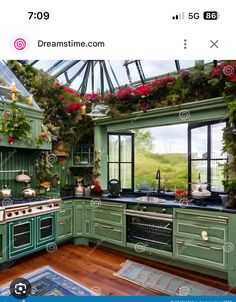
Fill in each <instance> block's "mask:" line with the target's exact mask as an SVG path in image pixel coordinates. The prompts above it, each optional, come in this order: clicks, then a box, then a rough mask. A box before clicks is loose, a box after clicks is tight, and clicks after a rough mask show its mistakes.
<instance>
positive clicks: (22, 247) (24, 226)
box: [7, 218, 35, 260]
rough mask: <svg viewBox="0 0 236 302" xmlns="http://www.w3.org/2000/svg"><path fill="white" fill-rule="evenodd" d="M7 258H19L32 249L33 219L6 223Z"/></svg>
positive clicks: (33, 238)
mask: <svg viewBox="0 0 236 302" xmlns="http://www.w3.org/2000/svg"><path fill="white" fill-rule="evenodd" d="M7 227H8V239H7V242H8V259H9V260H11V259H15V258H19V257H20V256H24V255H26V254H28V253H30V252H32V251H33V250H34V247H35V236H34V234H35V219H34V218H28V219H21V220H17V221H12V222H9V223H8V226H7Z"/></svg>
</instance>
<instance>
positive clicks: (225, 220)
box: [197, 216, 228, 224]
mask: <svg viewBox="0 0 236 302" xmlns="http://www.w3.org/2000/svg"><path fill="white" fill-rule="evenodd" d="M197 220H201V221H206V222H209V221H210V222H215V223H223V224H227V223H228V217H222V216H218V217H208V216H206V217H205V216H197Z"/></svg>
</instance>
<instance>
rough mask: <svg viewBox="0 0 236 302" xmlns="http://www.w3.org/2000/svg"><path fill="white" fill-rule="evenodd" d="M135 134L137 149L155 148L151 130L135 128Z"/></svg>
mask: <svg viewBox="0 0 236 302" xmlns="http://www.w3.org/2000/svg"><path fill="white" fill-rule="evenodd" d="M133 132H134V135H135V151H136V152H137V151H139V150H146V151H147V150H149V151H151V150H152V149H153V142H152V141H153V138H152V135H151V132H150V131H149V130H145V129H135V130H133Z"/></svg>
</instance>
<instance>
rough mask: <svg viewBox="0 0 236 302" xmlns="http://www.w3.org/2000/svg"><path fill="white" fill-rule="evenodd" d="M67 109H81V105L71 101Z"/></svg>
mask: <svg viewBox="0 0 236 302" xmlns="http://www.w3.org/2000/svg"><path fill="white" fill-rule="evenodd" d="M68 109H69V111H75V110H81V105H80V104H77V103H72V104H71V105H70V106H69V108H68Z"/></svg>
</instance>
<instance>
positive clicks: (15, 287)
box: [10, 278, 31, 299]
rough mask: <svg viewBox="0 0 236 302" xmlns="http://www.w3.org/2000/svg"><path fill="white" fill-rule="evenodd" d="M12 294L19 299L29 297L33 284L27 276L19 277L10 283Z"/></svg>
mask: <svg viewBox="0 0 236 302" xmlns="http://www.w3.org/2000/svg"><path fill="white" fill-rule="evenodd" d="M10 292H11V295H12V296H13V297H15V298H18V299H24V298H27V297H28V296H29V295H30V294H31V284H30V282H29V281H28V280H27V279H25V278H18V279H15V280H13V281H12V283H11V285H10Z"/></svg>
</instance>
